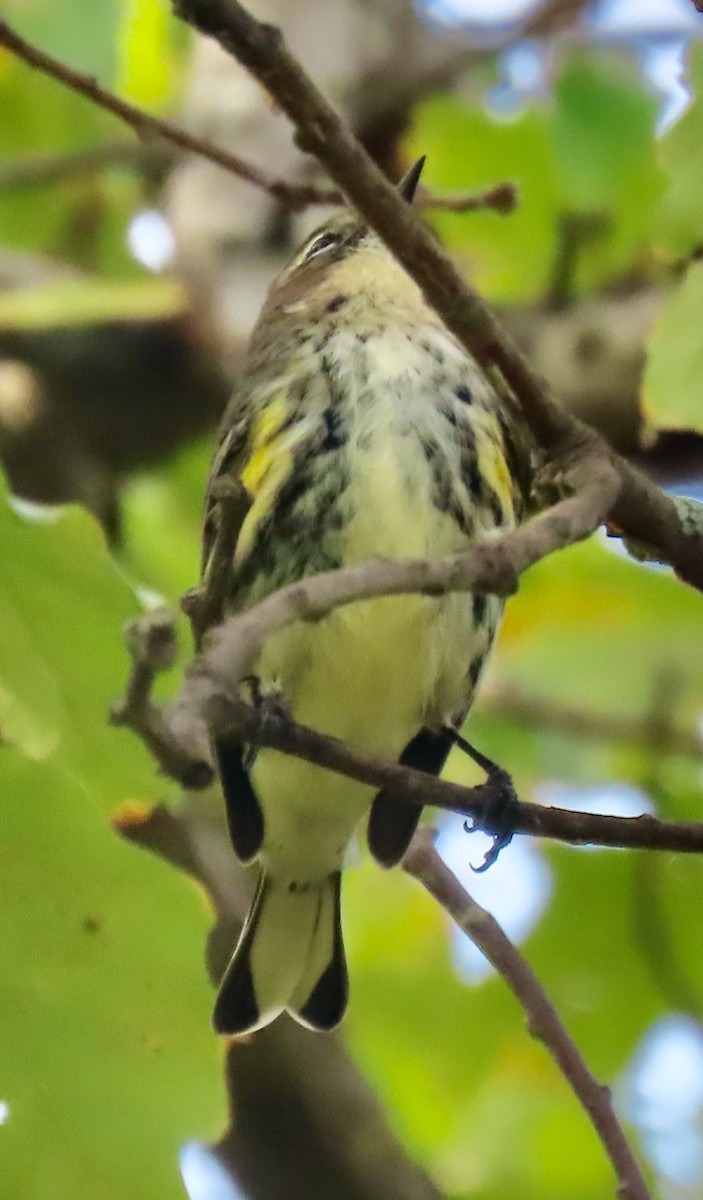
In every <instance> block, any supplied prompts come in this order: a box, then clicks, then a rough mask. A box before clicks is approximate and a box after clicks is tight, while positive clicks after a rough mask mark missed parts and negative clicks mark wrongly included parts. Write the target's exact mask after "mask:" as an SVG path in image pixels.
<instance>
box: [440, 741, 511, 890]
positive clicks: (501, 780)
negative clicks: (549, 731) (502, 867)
mask: <svg viewBox="0 0 703 1200" xmlns="http://www.w3.org/2000/svg"><path fill="white" fill-rule="evenodd" d="M449 733H450V734H451V737H452V741H453V742H454V743H455V744H456V745H457V746H458V747H459V749H460V750H463V751H464V754H468V756H469V758H471V759H473V761H474V762H475V763H476V764H477V765H478V766H479V767H480V768H481V770H482V771H485V772H486V776H487V778H486V782H485V784H482V785H480V786H482V787H483V788H485V797H486V799H485V805H484V810H483V812H482V814H481V816H480V817H474V818H472V824H469V822H468V821H466V822H465V823H464V828H465V830H466V832H467V833H475V832H476V830H477V829H481V830H483V831H484V832H485V833H488V834H490V836H491V837H492V838H493V845H492V846H491V848H490V850H489V851H488V852H487V853H486V855H485V857H484V859H483V862H482V863H481V866H480V867H472V868H471V869H472V871H475V872H476V873H477V874H480V873H481V872H482V871H487V870H488V868H489V867H492V866H493V863H494V862H495V861H496V859H497V858H498V855H499V854H500V852H501V850H503V849H504V848H505V847H506V846H508V845H509V844H510V842H511V841H512V840H513V835H514V833H515V825H516V821H517V816H518V813H519V809H520V802H519V800H518V798H517V795H516V794H515V787H514V785H513V781H512V779H511V777H510V775H509V774H508V772H507V771H506V770H505V768H504V767H501V766H499V765H498V763H495V762H493V760H492V759H490V758H486V755H485V754H481V752H480V750H477V749H476V748H475V746H472V745H471V743H470V742H467V740H466V738H464V737H462V736H461V734H460V733H459V732H458V731H457V730H456V729H452V728H451V727H449Z"/></svg>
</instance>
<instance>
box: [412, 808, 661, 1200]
mask: <svg viewBox="0 0 703 1200" xmlns="http://www.w3.org/2000/svg"><path fill="white" fill-rule="evenodd" d="M403 866H404V868H405V870H406V871H407V872H408V874H410V875H412V876H413V877H414V878H415V879H417V880H418V881H419V882H420V883H421V884H422V885H423V887H425V888H426V889H427V891H428V892H429V893H430V895H431V896H433V897H434V899H435V900H436V901H437V902H438V903H439V904H441V906H442V908H443V909H444V910H445V911H446V912H448V913H449V915H450V916H451V917H452V918H453V920H454V921H455V922H456V924H457V925H458V926H459V928H460V929H463V931H464V933H466V934H468V936H469V937H470V938H471V940H472V942H474V943H475V944H476V945H477V946H478V948H479V950H482V951H483V953H484V954H485V956H486V958H487V959H488V960H489V962H491V963H492V964H493V966H494V967H495V969H496V970H497V971H498V972H499V974H500V975H502V977H503V979H504V980H505V982H506V983H507V985H508V987H509V988H510V990H511V992H512V993H513V995H514V996H515V998H516V999H517V1000H518V1002H519V1003H520V1004H521V1005H522V1007H523V1008H524V1010H525V1012H526V1014H527V1024H528V1029H529V1031H530V1033H531V1034H532V1036H533V1037H535V1038H537V1039H538V1040H539V1041H541V1042H542V1043H543V1045H544V1046H545V1048H546V1049H547V1050H548V1052H549V1053H550V1054H551V1056H552V1058H553V1059H554V1061H555V1062H556V1064H557V1066H558V1067H559V1069H560V1071H561V1072H562V1074H563V1075H564V1078H565V1079H566V1080H567V1081H568V1083H569V1084H570V1085H571V1087H572V1089H573V1091H574V1094H575V1095H576V1096H577V1097H578V1099H579V1101H580V1102H581V1104H582V1105H583V1107H584V1109H585V1111H586V1113H587V1114H588V1117H589V1119H590V1121H591V1123H592V1125H593V1127H594V1129H595V1131H596V1133H597V1134H598V1137H599V1138H600V1140H601V1142H602V1144H603V1148H604V1149H605V1152H606V1154H607V1155H608V1158H609V1159H610V1161H611V1163H612V1165H613V1168H614V1170H615V1173H616V1175H617V1178H618V1180H619V1187H618V1193H619V1195H620V1196H621V1197H622V1198H623V1200H651V1193H650V1191H649V1189H648V1187H647V1185H646V1183H645V1181H644V1178H643V1176H642V1172H641V1171H640V1168H639V1166H638V1164H637V1160H636V1158H635V1156H634V1154H633V1153H632V1150H631V1149H630V1146H629V1143H628V1141H627V1139H626V1137H625V1134H624V1132H623V1129H622V1126H621V1125H620V1122H619V1121H618V1118H617V1116H616V1115H615V1110H614V1108H613V1103H612V1099H611V1094H610V1089H609V1088H608V1087H604V1086H603V1085H602V1084H600V1083H598V1082H597V1080H595V1079H594V1078H593V1076H592V1075H591V1073H590V1071H589V1070H588V1067H587V1066H586V1063H585V1061H584V1059H583V1056H582V1055H581V1052H580V1051H579V1049H578V1047H577V1046H576V1044H575V1043H574V1041H573V1039H572V1038H571V1037H570V1036H569V1034H568V1033H567V1031H566V1029H565V1028H564V1025H563V1024H562V1022H561V1020H560V1018H559V1014H558V1013H557V1011H556V1009H555V1008H554V1005H553V1004H552V1002H551V1001H550V1000H549V998H548V997H547V995H546V993H545V991H544V989H543V987H542V985H541V983H540V982H539V980H538V979H537V977H536V975H535V974H534V972H533V970H532V968H531V967H530V965H529V963H528V962H527V961H526V960H525V959H524V958H523V957H522V955H521V954H520V952H519V950H518V949H517V948H516V947H515V946H514V945H513V943H512V942H511V941H510V939H509V938H508V937H507V936H506V935H505V933H504V932H503V930H502V929H501V927H500V925H499V924H498V922H497V921H496V920H495V918H494V917H492V916H491V914H490V913H489V912H487V911H486V909H485V908H481V906H480V904H477V903H476V901H475V900H474V899H473V898H472V897H471V896H470V895H469V893H468V892H467V891H466V890H465V888H463V887H462V885H461V884H460V883H459V880H458V879H457V878H456V876H455V875H453V874H452V872H451V871H450V870H449V868H448V867H446V866H445V865H444V863H443V862H442V860H441V858H440V857H439V854H438V853H437V851H436V850H435V848H434V845H433V840H432V833H431V831H430V830H426V829H425V830H421V831H420V833H419V834H417V835H416V837H415V838H414V840H413V842H412V844H411V846H410V849H409V851H408V853H407V854H406V856H405V858H404V860H403Z"/></svg>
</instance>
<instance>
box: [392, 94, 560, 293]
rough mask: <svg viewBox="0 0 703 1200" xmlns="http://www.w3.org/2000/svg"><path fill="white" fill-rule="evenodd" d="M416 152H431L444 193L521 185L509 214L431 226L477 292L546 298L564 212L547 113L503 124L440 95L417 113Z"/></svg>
mask: <svg viewBox="0 0 703 1200" xmlns="http://www.w3.org/2000/svg"><path fill="white" fill-rule="evenodd" d="M410 150H411V153H412V154H426V155H427V172H426V173H427V180H426V182H427V184H428V186H429V187H431V188H432V189H433V190H435V191H438V192H445V191H453V190H459V191H469V192H470V191H474V190H480V189H483V188H485V187H488V186H490V185H492V184H495V183H498V182H500V181H502V180H505V179H508V180H511V181H512V182H513V183H516V184H517V186H518V188H519V192H520V203H519V206H518V208H517V209H516V210H515V211H514V212H512V213H511V214H510V215H509V216H506V217H501V216H499V215H498V214H496V213H493V212H476V213H471V214H469V215H466V214H456V213H441V214H437V215H436V216H434V217H433V224H435V225H436V228H437V229H438V231H439V233H440V234H441V236H442V238H444V239H445V240H446V242H447V244H448V246H449V247H450V249H451V250H452V251H453V252H454V253H455V254H456V255H457V256H458V257H459V258H460V259H461V261H462V262H463V264H464V265H465V266H466V269H467V271H468V272H469V274H470V275H471V278H472V279H473V280H474V281H475V283H476V286H477V287H478V288H479V290H481V291H485V292H487V293H489V294H490V295H491V296H492V297H495V298H498V299H501V300H523V299H530V298H532V297H536V296H540V295H542V294H543V293H544V291H545V290H546V287H547V285H548V283H549V281H550V276H551V272H552V264H553V261H554V255H555V251H556V221H557V215H558V212H559V210H560V207H561V194H560V185H559V182H558V179H557V176H556V169H555V163H554V155H553V150H552V147H551V145H550V139H549V131H548V122H547V118H546V115H545V113H544V112H541V111H532V112H529V113H527V114H525V115H524V116H522V117H520V118H519V119H518V120H515V121H510V122H506V121H497V120H495V119H493V118H491V117H490V116H489V115H488V114H487V113H485V112H484V111H482V110H480V109H474V108H469V107H468V106H467V105H466V104H464V103H463V102H462V101H461V100H459V99H458V98H456V97H455V96H437V97H434V98H433V99H432V100H430V101H428V102H427V103H425V104H423V105H422V106H421V107H420V109H419V111H418V112H417V114H416V124H415V127H414V129H413V134H412V145H411V147H410Z"/></svg>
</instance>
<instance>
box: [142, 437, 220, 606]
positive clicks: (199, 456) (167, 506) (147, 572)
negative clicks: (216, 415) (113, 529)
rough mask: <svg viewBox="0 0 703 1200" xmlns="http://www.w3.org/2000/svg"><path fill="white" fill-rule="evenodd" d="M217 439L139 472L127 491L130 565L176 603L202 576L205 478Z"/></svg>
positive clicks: (170, 600) (207, 441)
mask: <svg viewBox="0 0 703 1200" xmlns="http://www.w3.org/2000/svg"><path fill="white" fill-rule="evenodd" d="M212 450H213V440H212V439H211V438H206V439H204V440H203V441H202V442H196V443H194V444H192V445H190V446H188V447H186V449H185V450H182V451H181V452H180V453H179V454H178V455H177V456H176V458H175V459H174V460H173V461H172V462H170V463H169V464H168V466H165V467H163V468H161V469H159V470H158V471H150V472H149V474H148V475H138V476H135V477H134V478H133V479H132V480H131V481H130V483H129V484H128V486H127V488H126V490H125V492H124V496H123V510H122V511H123V524H124V530H125V546H126V551H125V553H126V558H127V562H128V564H129V568H130V570H131V571H132V572H133V573H134V574H135V575H136V576H137V577H138V578H139V579H142V580H144V582H145V583H147V584H148V585H149V586H150V587H153V588H155V589H156V590H157V591H158V592H160V593H161V594H162V595H164V596H165V597H166V598H167V599H168V601H169V603H170V604H172V605H174V606H175V605H177V603H178V601H179V599H180V597H181V596H182V595H183V593H184V592H185V591H187V589H188V588H191V587H193V586H194V585H195V584H196V583H197V581H198V579H199V576H200V538H201V526H202V516H203V502H204V496H205V481H206V479H207V473H208V470H209V466H210V459H211V457H212Z"/></svg>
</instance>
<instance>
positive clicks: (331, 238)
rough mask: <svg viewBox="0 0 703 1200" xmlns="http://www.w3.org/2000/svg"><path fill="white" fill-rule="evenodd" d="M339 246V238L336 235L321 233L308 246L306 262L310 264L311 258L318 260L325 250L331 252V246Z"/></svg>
mask: <svg viewBox="0 0 703 1200" xmlns="http://www.w3.org/2000/svg"><path fill="white" fill-rule="evenodd" d="M337 245H339V237H338V235H337V234H336V233H320V234H318V236H317V237H316V238H313V240H312V242H311V243H310V245H309V246H308V248H307V250H306V252H305V258H304V261H305V262H310V259H311V258H316V257H317V255H318V254H321V253H322V251H323V250H329V249H330V247H331V246H337Z"/></svg>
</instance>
